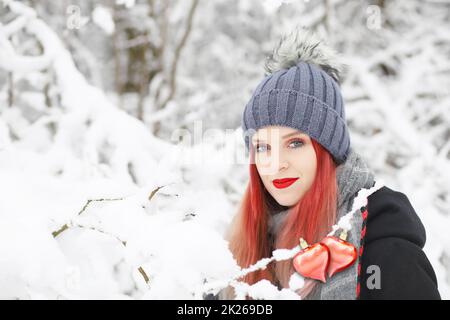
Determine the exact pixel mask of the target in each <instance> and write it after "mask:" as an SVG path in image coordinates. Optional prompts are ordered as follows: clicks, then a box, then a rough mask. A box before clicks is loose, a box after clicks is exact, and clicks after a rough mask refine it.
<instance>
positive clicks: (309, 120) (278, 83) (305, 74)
mask: <svg viewBox="0 0 450 320" xmlns="http://www.w3.org/2000/svg"><path fill="white" fill-rule="evenodd" d="M335 61H336V57H335V54H334V52H333V51H332V50H331V49H330V48H328V47H325V46H324V45H323V43H322V42H321V41H320V40H317V38H315V36H314V35H313V34H312V33H310V32H308V31H305V30H302V29H296V30H295V31H294V32H292V33H291V34H290V35H288V36H286V37H284V38H282V39H281V41H280V43H279V45H278V47H277V48H276V49H275V50H274V52H273V54H272V57H271V58H270V59H269V60H268V61H267V62H266V66H265V67H266V71H267V73H268V74H267V75H266V77H265V78H264V79H263V80H262V81H261V82H260V83H259V85H258V86H257V88H256V90H255V91H254V92H253V95H252V97H251V99H250V101H249V102H248V103H247V105H246V106H245V109H244V113H243V116H242V129H243V136H244V140H245V145H246V150H247V151H248V150H249V143H250V139H251V137H252V135H253V134H254V133H255V132H256V130H258V129H259V128H262V127H265V126H269V125H279V126H287V127H291V128H294V129H297V130H299V131H301V132H303V133H306V134H308V135H309V136H310V137H311V138H312V139H314V140H315V141H316V142H318V143H320V144H321V145H322V146H323V147H324V148H325V149H327V150H328V151H329V152H330V154H331V155H332V157H333V159H334V161H335V162H336V163H337V164H341V163H343V162H345V160H346V159H347V156H348V153H349V150H350V135H349V131H348V128H347V125H346V120H345V111H344V103H343V100H342V95H341V91H340V88H339V84H338V81H339V79H338V78H339V71H340V68H341V66H340V65H338V64H336V62H335Z"/></svg>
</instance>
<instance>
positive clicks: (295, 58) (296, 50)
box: [264, 27, 344, 83]
mask: <svg viewBox="0 0 450 320" xmlns="http://www.w3.org/2000/svg"><path fill="white" fill-rule="evenodd" d="M300 61H304V62H307V63H312V64H315V65H317V66H318V67H320V68H321V69H322V70H323V71H325V72H326V73H327V74H328V75H330V76H331V77H332V78H333V79H334V80H335V81H336V82H337V83H339V82H340V74H341V72H342V71H343V69H344V64H342V63H340V62H339V59H338V57H337V54H336V52H335V51H334V50H333V49H331V48H330V47H328V46H326V45H325V44H324V43H323V41H321V40H320V39H319V38H318V37H317V36H316V35H315V34H314V33H312V32H311V31H309V30H307V29H305V28H302V27H297V28H295V29H294V30H293V31H292V32H291V33H289V34H288V35H285V36H283V37H282V38H281V39H280V41H279V43H278V45H277V46H276V47H275V49H274V50H273V53H272V55H271V56H270V57H269V58H268V59H267V61H266V63H265V66H264V68H265V70H266V75H269V74H272V73H274V72H276V71H278V70H281V69H289V68H290V67H293V66H295V65H296V64H298V63H299V62H300Z"/></svg>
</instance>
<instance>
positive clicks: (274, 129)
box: [252, 126, 317, 207]
mask: <svg viewBox="0 0 450 320" xmlns="http://www.w3.org/2000/svg"><path fill="white" fill-rule="evenodd" d="M252 144H253V148H254V150H255V165H256V168H257V169H258V173H259V175H260V177H261V179H262V181H263V184H264V186H265V188H266V189H267V191H268V192H269V193H270V194H271V195H272V197H273V198H274V199H275V200H276V201H277V202H278V203H279V204H280V205H283V206H289V207H291V206H294V205H296V204H297V202H298V201H299V200H300V199H301V198H302V197H303V195H304V194H305V193H306V191H308V189H309V188H310V187H311V185H312V184H313V182H314V178H315V176H316V169H317V160H316V152H315V150H314V147H313V145H312V141H311V138H310V137H309V136H308V135H307V134H305V133H302V132H300V131H298V130H295V129H293V128H289V127H283V126H267V127H264V128H260V129H259V130H258V131H256V132H255V134H254V135H253V137H252ZM287 178H293V179H289V180H286V179H287ZM279 179H285V181H279Z"/></svg>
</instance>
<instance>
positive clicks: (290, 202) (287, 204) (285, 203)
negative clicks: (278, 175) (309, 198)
mask: <svg viewBox="0 0 450 320" xmlns="http://www.w3.org/2000/svg"><path fill="white" fill-rule="evenodd" d="M276 200H277V202H278V204H279V205H282V206H285V207H292V206H294V205H295V204H296V203H297V201H293V200H290V199H289V200H288V199H276Z"/></svg>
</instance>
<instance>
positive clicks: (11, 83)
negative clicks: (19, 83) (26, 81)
mask: <svg viewBox="0 0 450 320" xmlns="http://www.w3.org/2000/svg"><path fill="white" fill-rule="evenodd" d="M13 104H14V78H13V73H12V72H8V107H12V105H13Z"/></svg>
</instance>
